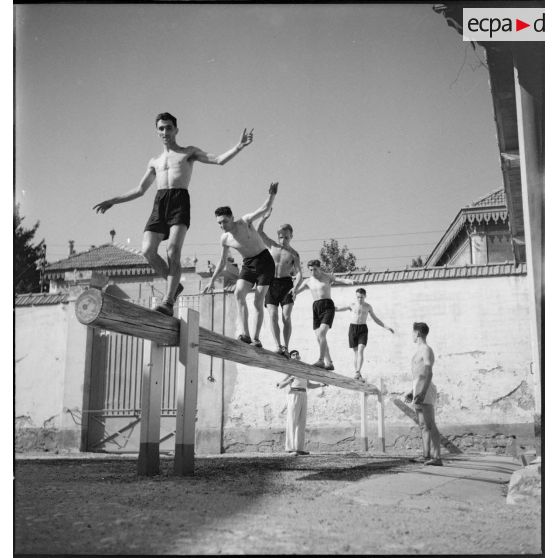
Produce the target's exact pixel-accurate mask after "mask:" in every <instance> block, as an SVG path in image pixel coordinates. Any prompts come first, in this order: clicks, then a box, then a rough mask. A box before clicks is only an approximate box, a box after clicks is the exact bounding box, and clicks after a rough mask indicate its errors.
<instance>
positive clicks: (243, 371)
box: [225, 276, 534, 430]
mask: <svg viewBox="0 0 558 558" xmlns="http://www.w3.org/2000/svg"><path fill="white" fill-rule="evenodd" d="M365 288H366V290H367V293H368V296H367V300H368V302H370V304H372V306H373V308H374V311H375V313H376V314H377V316H378V317H379V318H380V319H381V320H382V321H384V323H386V324H387V325H389V326H391V327H393V328H394V329H395V331H396V333H395V335H392V334H391V333H390V332H388V331H387V330H385V329H382V328H380V327H379V326H377V325H376V324H375V323H374V322H372V321H371V320H370V319H369V321H368V326H369V342H368V347H367V349H366V352H365V363H364V366H363V374H364V376H365V377H366V378H367V379H368V380H369V381H371V382H372V383H376V382H378V381H379V378H380V377H382V378H383V379H384V383H385V387H386V389H387V391H388V392H389V394H391V395H392V396H401V395H402V394H403V393H405V392H407V391H409V389H410V385H411V375H410V360H411V357H412V354H413V352H414V349H415V347H414V345H413V343H412V337H411V331H412V323H413V322H414V321H424V322H426V323H428V325H429V327H430V331H431V333H430V335H429V337H428V341H429V343H430V345H431V346H432V348H433V350H434V353H435V355H436V363H435V366H434V382H435V383H436V385H437V387H438V392H439V399H438V406H437V413H438V422H439V423H440V424H445V425H453V424H456V425H457V424H460V425H464V424H475V425H479V424H515V423H530V422H532V420H533V410H534V407H533V394H532V374H531V369H530V361H531V351H530V338H529V321H528V319H529V317H528V307H527V290H526V289H527V285H526V277H525V276H511V277H490V278H473V279H471V278H468V279H452V280H435V281H416V282H404V283H386V284H375V285H365ZM355 289H356V287H346V286H339V287H334V288H333V290H332V298H333V300H334V302H335V303H336V305H338V306H341V305H345V304H347V303H349V302H351V301H352V300H353V298H354V293H355ZM311 305H312V300H311V295H310V293H309V292H308V291H305V292H303V293H302V294H301V295H299V297H298V299H297V301H296V303H295V308H294V311H293V336H292V340H291V348H296V349H298V350H299V351H300V353H301V356H302V360H304V361H306V362H314V361H315V360H316V358H317V356H318V348H317V342H316V340H315V337H314V334H313V331H312V311H311ZM349 322H350V314H349V312H343V313H337V314H336V316H335V321H334V324H333V328H332V330H331V331H330V333H329V335H328V340H329V346H330V351H331V354H332V358H333V361H334V364H335V368H336V372H338V373H340V374H344V375H348V376H352V374H353V352H352V350H351V349H349V347H348V342H347V330H348V325H349ZM261 340H262V342H263V344H264V347H268V348H270V349H273V348H274V345H273V342H272V338H271V335H270V333H269V322H268V318H267V316H266V318H265V323H264V328H263V333H262V335H261ZM237 369H238V374H237V376H236V379H235V386H234V390H233V393H232V397H231V399H230V404H229V406H228V408H227V413H226V417H227V418H226V424H225V426H226V427H230V428H246V429H248V430H249V429H271V430H283V429H284V422H285V416H284V413H285V399H286V395H285V392H284V390H283V391H282V390H278V389H277V388H276V387H275V384H276V382H277V381H278V380H279V379H280V378H281V377H282V376H281V375H280V374H278V373H273V372H269V371H265V370H260V369H254V368H250V367H248V366H242V365H238V367H237ZM514 390H516V391H515V392H514ZM320 391H321V390H313V391H311V392H309V406H308V428H314V427H318V428H319V427H324V426H328V427H344V428H349V429H350V428H358V425H359V420H360V404H359V401H360V399H359V394H358V393H354V392H350V391H347V390H343V389H339V388H335V387H328V388H326V389H325V395H324V396H320V395H319V394H320ZM512 392H513V393H512ZM510 393H511V395H510ZM370 407H371V416H372V417H373V418H375V413H376V410H375V404H373V405H370ZM385 419H386V429H389V428H390V425H392V426H393V425H405V426H408V425H409V419H408V418H406V417H405V416H404V415H403V413H402V412H401V411H399V410H398V409H397V408H396V407H395V406H394V405H393V404H390V403H389V402H387V403H386V405H385Z"/></svg>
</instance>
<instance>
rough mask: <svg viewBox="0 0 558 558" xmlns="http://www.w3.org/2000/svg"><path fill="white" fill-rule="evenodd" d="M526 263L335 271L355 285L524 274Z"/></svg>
mask: <svg viewBox="0 0 558 558" xmlns="http://www.w3.org/2000/svg"><path fill="white" fill-rule="evenodd" d="M526 274H527V264H524V263H522V264H519V265H518V266H516V265H515V264H514V263H500V264H488V265H466V266H459V267H445V266H444V267H416V268H415V267H413V268H410V269H402V270H396V271H389V270H388V271H366V272H358V273H336V274H335V275H336V276H337V277H342V278H344V279H352V280H353V281H355V284H357V285H366V284H372V283H399V282H406V281H425V280H430V279H467V278H475V277H499V276H502V275H526Z"/></svg>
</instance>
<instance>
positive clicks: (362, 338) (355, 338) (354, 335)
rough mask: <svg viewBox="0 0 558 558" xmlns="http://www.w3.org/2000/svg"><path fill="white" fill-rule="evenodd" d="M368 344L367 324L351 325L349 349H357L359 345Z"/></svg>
mask: <svg viewBox="0 0 558 558" xmlns="http://www.w3.org/2000/svg"><path fill="white" fill-rule="evenodd" d="M367 343H368V326H367V325H366V324H351V325H350V326H349V347H350V348H351V349H356V348H357V347H358V346H359V345H366V344H367Z"/></svg>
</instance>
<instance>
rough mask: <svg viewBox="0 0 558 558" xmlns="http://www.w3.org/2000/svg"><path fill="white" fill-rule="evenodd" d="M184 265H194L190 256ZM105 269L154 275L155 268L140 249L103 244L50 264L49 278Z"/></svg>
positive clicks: (121, 273)
mask: <svg viewBox="0 0 558 558" xmlns="http://www.w3.org/2000/svg"><path fill="white" fill-rule="evenodd" d="M181 265H182V267H192V266H193V263H192V261H191V260H190V258H183V260H182V262H181ZM76 269H77V270H97V271H99V270H105V271H108V272H110V274H111V275H152V274H153V273H154V271H153V268H152V267H151V266H150V265H149V264H148V263H147V260H146V259H145V257H144V256H143V254H142V253H141V252H140V251H139V250H134V249H133V248H129V247H127V246H121V245H117V244H103V245H101V246H97V247H94V248H91V249H90V250H87V251H85V252H80V253H79V254H74V255H73V256H70V257H69V258H66V259H64V260H59V261H57V262H54V263H51V264H48V265H47V266H46V275H47V277H48V278H49V279H56V278H59V277H63V276H64V273H65V272H66V271H74V270H76Z"/></svg>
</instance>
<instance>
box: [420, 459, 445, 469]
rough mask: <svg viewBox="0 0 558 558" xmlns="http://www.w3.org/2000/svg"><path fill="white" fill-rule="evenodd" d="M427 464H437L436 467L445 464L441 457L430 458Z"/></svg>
mask: <svg viewBox="0 0 558 558" xmlns="http://www.w3.org/2000/svg"><path fill="white" fill-rule="evenodd" d="M424 464H425V465H435V466H436V467H441V466H442V465H443V463H442V460H441V459H428V460H427V461H425V462H424Z"/></svg>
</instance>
